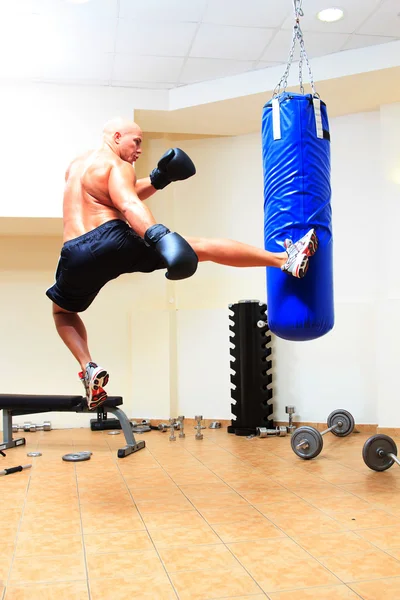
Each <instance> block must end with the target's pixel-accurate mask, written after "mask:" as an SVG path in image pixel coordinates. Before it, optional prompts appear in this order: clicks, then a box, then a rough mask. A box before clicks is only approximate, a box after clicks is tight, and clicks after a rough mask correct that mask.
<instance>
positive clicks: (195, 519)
mask: <svg viewBox="0 0 400 600" xmlns="http://www.w3.org/2000/svg"><path fill="white" fill-rule="evenodd" d="M142 518H143V521H144V523H145V525H146V527H147V528H148V529H159V528H160V527H161V528H168V527H187V528H188V529H189V528H196V527H202V526H203V525H205V524H206V522H205V520H204V519H203V517H202V516H201V515H200V514H199V513H198V512H197V511H196V510H181V511H176V512H175V511H171V512H160V513H159V512H154V513H144V514H143V515H142Z"/></svg>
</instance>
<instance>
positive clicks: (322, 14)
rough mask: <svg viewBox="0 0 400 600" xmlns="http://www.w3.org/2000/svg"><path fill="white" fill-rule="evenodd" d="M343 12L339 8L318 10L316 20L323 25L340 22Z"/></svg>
mask: <svg viewBox="0 0 400 600" xmlns="http://www.w3.org/2000/svg"><path fill="white" fill-rule="evenodd" d="M343 17H344V12H343V11H342V9H341V8H334V7H332V8H325V10H320V11H319V13H318V14H317V19H319V20H320V21H324V23H334V22H335V21H340V19H343Z"/></svg>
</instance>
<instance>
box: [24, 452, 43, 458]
mask: <svg viewBox="0 0 400 600" xmlns="http://www.w3.org/2000/svg"><path fill="white" fill-rule="evenodd" d="M27 456H33V457H35V456H42V453H41V452H28V454H27Z"/></svg>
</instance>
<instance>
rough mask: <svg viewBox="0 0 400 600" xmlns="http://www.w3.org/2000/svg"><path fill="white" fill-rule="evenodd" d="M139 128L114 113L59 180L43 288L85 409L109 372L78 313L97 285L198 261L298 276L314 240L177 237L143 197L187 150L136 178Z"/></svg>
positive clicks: (173, 171)
mask: <svg viewBox="0 0 400 600" xmlns="http://www.w3.org/2000/svg"><path fill="white" fill-rule="evenodd" d="M142 138H143V134H142V131H141V129H140V127H139V126H138V125H137V124H136V123H133V122H131V121H128V120H125V119H119V118H117V119H113V120H111V121H109V122H108V123H106V125H105V126H104V130H103V143H102V145H101V147H100V148H98V149H97V150H91V151H89V152H87V153H86V154H84V155H82V156H79V157H77V158H76V159H75V160H74V161H73V162H72V163H71V164H70V166H69V167H68V169H67V172H66V176H65V180H66V185H65V191H64V204H63V222H64V236H63V247H62V249H61V256H60V259H59V262H58V267H57V272H56V282H55V284H54V285H53V286H52V287H51V288H49V289H48V290H47V291H46V294H47V296H48V297H49V298H50V299H51V300H52V301H53V316H54V321H55V325H56V328H57V331H58V333H59V335H60V337H61V339H62V340H63V342H64V343H65V344H66V346H67V347H68V348H69V350H70V351H71V352H72V354H73V355H74V357H75V358H76V360H77V361H78V362H79V364H80V366H81V372H80V373H79V377H80V379H81V381H82V383H83V384H84V386H85V392H86V397H87V401H88V407H89V410H95V409H96V408H97V407H98V406H100V405H101V404H103V403H104V402H105V401H106V400H107V394H106V392H105V391H104V389H103V388H104V386H105V385H106V384H107V382H108V379H109V375H108V373H107V371H106V369H104V368H103V367H100V366H98V365H97V364H96V363H95V362H93V361H92V357H91V355H90V352H89V348H88V341H87V333H86V328H85V326H84V324H83V321H82V320H81V318H80V317H79V315H78V313H79V312H83V311H85V310H86V309H87V308H88V307H89V306H90V304H91V303H92V302H93V300H94V299H95V297H96V296H97V294H98V293H99V291H100V289H101V288H102V287H103V286H104V285H105V284H106V283H107V282H108V281H110V280H112V279H115V278H116V277H118V276H119V275H121V274H123V273H135V272H141V273H150V272H152V271H155V270H156V269H167V273H166V277H167V278H168V279H172V280H178V279H185V278H187V277H190V276H192V275H193V274H194V273H195V271H196V269H197V264H198V261H200V262H202V261H212V262H215V263H219V264H223V265H229V266H234V267H266V266H271V267H277V268H280V269H282V270H283V271H286V272H287V273H288V274H290V275H293V276H294V277H304V275H305V274H306V272H307V268H308V259H309V257H310V256H312V255H313V254H314V252H315V251H316V249H317V245H318V240H317V237H316V234H315V232H314V230H310V231H309V232H308V233H307V234H306V235H305V236H304V237H303V238H301V240H299V241H297V242H296V243H294V244H293V243H292V242H291V241H289V240H285V243H284V246H285V248H286V251H285V252H280V253H271V252H267V251H265V250H261V249H259V248H255V247H254V246H249V245H247V244H242V243H240V242H236V241H233V240H225V239H208V238H187V239H185V238H183V237H182V236H180V235H179V234H178V233H171V232H170V230H169V229H167V227H165V226H164V225H161V224H157V223H156V220H155V218H154V216H153V214H152V213H151V211H150V210H149V208H148V207H146V205H145V204H144V203H143V200H146V199H147V198H149V197H150V196H152V195H153V194H154V193H155V192H156V191H157V190H159V189H163V188H164V187H165V186H167V185H168V184H170V183H171V182H173V181H179V180H184V179H187V178H189V177H191V176H192V175H194V174H195V173H196V169H195V166H194V164H193V162H192V161H191V159H190V158H189V156H188V155H187V154H185V152H183V151H182V150H180V149H179V148H174V149H170V150H168V151H167V152H166V153H165V154H164V156H163V157H162V158H161V159H160V161H159V162H158V165H157V167H156V168H155V169H154V170H153V171H152V172H151V174H150V176H149V177H147V178H145V179H139V180H137V179H136V174H135V169H134V167H133V163H135V161H136V160H137V159H138V158H139V156H140V154H141V152H142V149H141V144H142Z"/></svg>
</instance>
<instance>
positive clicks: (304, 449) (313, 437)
mask: <svg viewBox="0 0 400 600" xmlns="http://www.w3.org/2000/svg"><path fill="white" fill-rule="evenodd" d="M303 441H304V442H307V445H304V446H301V448H297V446H298V444H300V443H301V442H303ZM290 443H291V445H292V450H293V452H294V453H295V454H297V456H300V458H303V459H304V460H309V459H311V458H315V457H316V456H318V454H319V453H320V452H321V450H322V448H323V445H324V442H323V441H322V435H321V434H320V432H319V431H318V430H317V429H314V427H308V426H307V425H304V426H303V427H299V428H298V429H296V431H295V432H294V433H293V435H292V438H291V440H290Z"/></svg>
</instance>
